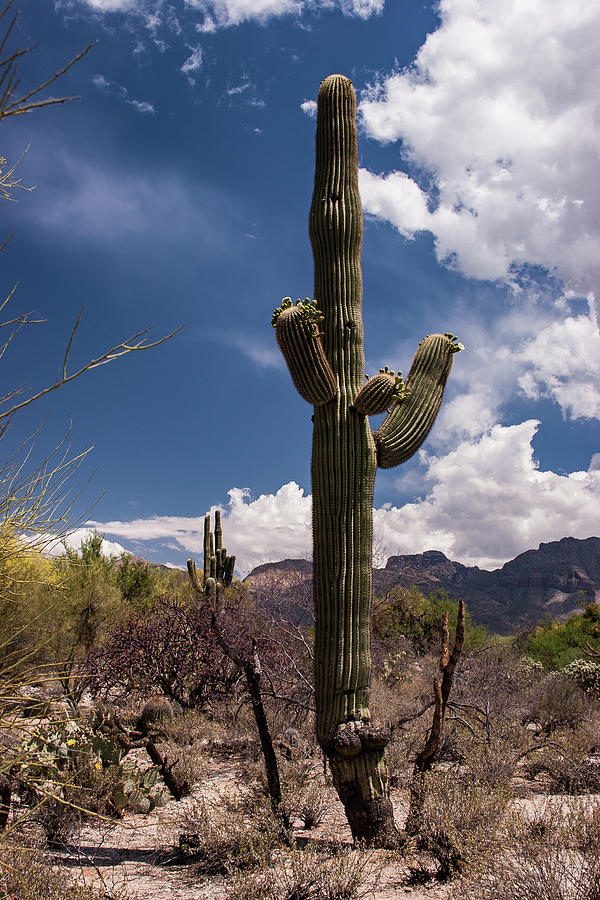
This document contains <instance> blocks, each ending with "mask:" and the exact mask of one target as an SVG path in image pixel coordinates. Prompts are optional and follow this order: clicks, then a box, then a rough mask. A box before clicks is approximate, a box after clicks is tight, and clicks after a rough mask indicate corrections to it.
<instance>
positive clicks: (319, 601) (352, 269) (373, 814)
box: [273, 75, 462, 843]
mask: <svg viewBox="0 0 600 900" xmlns="http://www.w3.org/2000/svg"><path fill="white" fill-rule="evenodd" d="M309 230H310V238H311V242H312V247H313V255H314V260H315V298H316V299H315V300H314V301H313V302H311V301H310V300H308V299H307V300H305V301H302V302H300V301H298V302H297V303H296V304H295V305H294V304H292V301H291V300H290V298H286V299H285V300H284V301H283V302H282V305H281V307H279V309H277V310H276V311H275V314H274V316H273V325H274V326H275V328H276V334H277V341H278V343H279V346H280V348H281V350H282V352H283V355H284V357H285V359H286V362H287V364H288V367H289V370H290V373H291V376H292V379H293V381H294V384H295V385H296V387H297V389H298V391H299V393H300V394H301V396H302V397H304V399H305V400H307V401H308V402H309V403H312V404H313V405H314V416H313V422H314V431H313V455H312V493H313V549H314V555H313V566H314V598H315V617H316V648H315V684H316V711H317V724H316V728H317V738H318V741H319V743H320V745H321V747H322V748H323V750H324V752H325V754H326V755H327V757H328V759H329V763H330V766H331V771H332V774H333V779H334V783H335V786H336V789H337V791H338V794H339V796H340V798H341V800H342V802H343V804H344V807H345V809H346V814H347V816H348V821H349V823H350V826H351V829H352V833H353V835H354V838H355V839H357V840H363V841H366V842H369V843H370V842H373V841H376V840H377V836H378V835H379V834H380V833H381V832H382V831H383V830H385V829H386V827H387V826H388V825H390V824H391V823H392V822H393V816H392V807H391V803H390V800H389V790H388V784H387V773H386V769H385V762H384V751H385V747H386V744H387V742H388V740H389V734H388V733H386V731H385V729H382V728H376V727H374V726H373V725H372V724H371V714H370V711H369V690H370V679H371V650H370V640H371V608H372V599H373V584H372V540H373V487H374V481H375V471H376V468H377V466H378V465H379V466H380V467H383V468H388V467H391V466H395V465H397V464H398V463H400V462H403V461H404V460H406V459H408V458H409V457H410V456H412V455H413V453H415V452H416V450H417V449H418V448H419V447H420V445H421V444H422V443H423V441H424V440H425V438H426V437H427V434H428V432H429V429H430V428H431V426H432V424H433V421H434V419H435V417H436V414H437V412H438V409H439V407H440V403H441V400H442V393H443V390H444V385H445V383H446V380H447V378H448V375H449V373H450V369H451V367H452V360H453V357H454V353H455V352H456V351H457V350H459V349H462V347H461V345H460V344H458V343H457V342H456V339H455V338H454V336H453V335H451V334H445V335H430V336H429V337H426V338H425V339H424V340H423V341H421V344H420V346H419V349H418V351H417V353H416V356H415V358H414V361H413V364H412V368H411V370H410V373H409V375H408V378H407V380H406V384H404V383H403V382H402V379H401V378H400V377H399V376H395V375H394V373H393V372H389V371H388V370H387V367H386V368H385V369H383V370H382V371H381V372H380V374H379V375H377V376H375V378H373V379H371V380H370V381H367V383H366V384H365V383H364V379H365V375H364V352H363V323H362V315H361V301H362V274H361V268H360V253H361V244H362V237H363V216H362V209H361V204H360V197H359V193H358V143H357V135H356V97H355V94H354V89H353V87H352V83H351V82H350V81H349V79H347V78H345V77H344V76H342V75H331V76H329V78H327V79H325V81H324V82H323V83H322V84H321V89H320V92H319V101H318V112H317V139H316V171H315V187H314V193H313V199H312V206H311V210H310V225H309ZM388 408H389V410H390V411H389V413H388V415H387V417H386V419H385V420H384V422H383V424H382V425H381V427H380V428H379V430H378V431H377V432H375V433H374V434H373V433H372V432H371V428H370V426H369V421H368V418H367V416H368V415H369V414H376V413H379V412H382V411H385V410H386V409H388Z"/></svg>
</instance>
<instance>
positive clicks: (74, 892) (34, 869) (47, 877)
mask: <svg viewBox="0 0 600 900" xmlns="http://www.w3.org/2000/svg"><path fill="white" fill-rule="evenodd" d="M105 897H106V894H105V892H104V891H103V890H101V891H98V890H95V889H94V888H91V887H87V886H85V885H82V884H77V883H76V882H75V881H74V880H73V878H72V877H71V876H70V875H69V873H68V872H67V871H65V870H64V869H60V868H57V867H56V865H55V864H54V860H53V859H51V858H50V857H47V856H46V855H44V854H43V853H40V851H39V850H36V849H32V848H29V849H28V848H26V847H23V846H19V847H16V846H11V845H10V844H6V843H5V844H3V845H1V846H0V900H41V898H43V900H104V898H105ZM111 897H112V898H113V900H125V897H124V895H120V894H115V893H114V892H113V893H111Z"/></svg>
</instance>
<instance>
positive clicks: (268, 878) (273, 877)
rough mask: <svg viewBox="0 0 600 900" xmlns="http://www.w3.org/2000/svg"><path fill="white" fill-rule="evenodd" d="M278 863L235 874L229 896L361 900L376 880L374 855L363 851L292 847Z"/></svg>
mask: <svg viewBox="0 0 600 900" xmlns="http://www.w3.org/2000/svg"><path fill="white" fill-rule="evenodd" d="M277 863H278V865H277V868H276V869H275V868H273V869H263V870H262V871H260V872H256V873H250V874H246V875H242V876H238V878H236V879H235V881H234V882H233V884H232V887H231V889H230V891H229V894H228V897H229V900H360V898H361V897H366V896H373V888H374V883H376V881H377V870H376V863H375V857H374V856H373V855H371V854H368V853H365V852H364V851H348V850H340V849H339V848H337V852H336V848H334V852H333V853H331V852H330V853H329V854H326V853H323V852H319V851H318V850H314V849H310V850H303V851H295V852H291V853H288V854H286V855H285V856H283V857H282V858H281V859H278V860H277Z"/></svg>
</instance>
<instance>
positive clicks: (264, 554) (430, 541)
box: [87, 420, 600, 574]
mask: <svg viewBox="0 0 600 900" xmlns="http://www.w3.org/2000/svg"><path fill="white" fill-rule="evenodd" d="M539 424H540V423H539V422H538V421H536V420H528V421H526V422H522V423H521V424H519V425H512V426H506V427H505V426H502V425H496V426H494V427H493V428H491V429H490V430H489V431H488V433H487V434H485V435H483V437H480V438H478V439H476V440H465V441H463V442H462V443H460V444H459V445H458V446H457V447H456V449H455V450H453V451H451V452H450V453H447V454H445V455H440V456H429V457H428V456H427V455H425V454H423V460H424V462H425V464H426V466H427V483H428V484H429V488H428V491H427V493H426V495H425V496H424V497H423V498H420V499H418V500H415V501H414V502H411V503H406V504H404V505H402V506H393V505H392V504H389V503H388V504H385V505H384V506H383V507H381V508H379V509H376V510H375V511H374V526H375V539H376V543H377V545H378V547H379V548H380V549H381V551H382V552H384V553H385V554H386V555H387V556H389V555H393V554H397V553H400V554H403V553H421V552H423V551H424V550H441V551H443V552H444V553H445V554H446V555H447V556H448V557H450V558H451V559H455V560H458V561H459V562H463V563H465V564H467V565H478V566H480V567H481V568H488V569H489V568H496V567H497V566H500V565H502V564H503V563H504V562H506V561H507V560H508V559H511V558H513V557H514V556H516V555H517V554H518V553H521V552H522V551H523V550H525V549H528V548H534V547H537V546H538V544H539V543H540V542H542V541H552V540H557V539H559V538H561V537H566V536H570V537H577V538H586V537H589V536H590V535H593V534H596V533H597V531H598V508H599V504H600V454H596V455H595V456H594V457H593V458H592V461H591V463H590V467H589V469H588V470H587V471H583V472H571V473H569V474H566V475H565V474H558V473H556V472H551V471H541V470H540V469H539V467H538V465H537V463H536V461H535V459H534V456H533V447H532V440H533V438H534V436H535V434H536V432H537V429H538V427H539ZM311 505H312V500H311V497H310V496H308V495H306V494H305V493H304V491H303V490H302V489H301V488H300V487H299V486H298V485H297V484H296V483H295V482H290V483H289V484H285V485H283V487H281V488H279V490H278V491H276V492H275V493H273V494H261V495H260V496H259V497H257V498H256V499H252V497H251V495H250V492H249V491H248V490H247V489H241V488H233V489H232V490H231V491H229V503H228V504H226V505H225V506H224V507H223V509H222V522H223V534H224V542H225V544H226V546H227V548H228V550H229V552H231V553H235V555H236V557H237V563H236V569H237V570H238V571H239V572H240V573H242V574H246V573H247V572H248V571H249V570H250V569H252V568H253V567H254V566H256V565H259V564H260V563H263V562H269V561H277V560H280V559H285V558H302V557H307V556H309V555H310V553H311V544H312V538H311ZM212 511H214V507H213V510H211V512H212ZM87 524H88V526H89V527H94V528H96V529H97V530H98V531H99V532H100V533H101V534H107V535H109V536H111V537H118V538H120V539H122V540H125V541H129V542H135V545H136V552H137V553H142V554H143V548H142V545H143V542H144V541H151V540H157V539H162V540H166V539H168V540H170V541H171V542H172V543H171V544H170V546H171V547H174V546H177V547H179V548H180V549H181V550H185V551H187V552H188V553H190V554H192V555H194V556H196V557H197V558H198V559H200V555H201V552H202V538H203V526H204V518H203V517H193V518H189V517H188V518H186V517H178V516H153V517H150V518H147V519H137V520H133V521H130V522H122V521H113V522H89V523H87ZM173 542H174V543H173Z"/></svg>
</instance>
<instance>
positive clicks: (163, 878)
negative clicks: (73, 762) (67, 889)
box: [55, 759, 450, 900]
mask: <svg viewBox="0 0 600 900" xmlns="http://www.w3.org/2000/svg"><path fill="white" fill-rule="evenodd" d="M239 783H240V782H239V767H238V765H237V764H236V763H235V762H233V761H231V760H220V759H209V760H207V766H206V772H205V775H204V778H203V781H202V784H201V785H200V786H199V788H198V790H197V791H195V792H194V795H193V796H192V797H191V798H188V799H185V800H182V801H180V802H179V803H177V802H175V801H170V802H169V803H167V805H166V806H164V807H162V808H160V809H157V810H154V811H153V813H151V814H150V815H135V814H128V815H126V816H125V818H124V819H123V820H120V821H116V822H109V823H95V822H92V823H91V824H87V825H86V826H85V827H84V828H83V829H82V830H81V832H80V834H79V835H78V836H77V839H76V840H74V842H73V843H72V844H69V845H66V846H65V847H62V848H60V849H59V850H57V851H55V854H56V860H57V862H60V864H61V865H64V866H66V867H68V868H70V869H72V870H73V873H74V874H76V875H77V877H78V878H79V879H82V880H84V881H85V882H86V883H87V884H93V885H96V886H98V887H99V886H103V887H104V889H105V890H106V892H107V894H108V896H109V897H110V895H111V894H114V893H116V892H117V890H124V891H126V893H127V896H128V897H129V898H131V900H136V898H137V900H163V898H164V900H167V898H174V900H225V898H227V897H228V896H229V892H228V887H229V885H230V884H231V882H230V881H228V880H227V878H222V877H214V876H213V877H211V878H206V877H204V878H202V877H199V876H198V875H197V874H195V873H194V869H193V865H181V864H177V854H176V848H177V843H178V837H179V835H180V834H181V833H182V831H185V830H186V826H185V820H186V816H191V817H192V818H193V811H194V808H197V801H198V800H202V799H204V800H211V799H212V800H215V799H218V797H219V796H222V794H223V792H226V793H231V792H235V790H236V788H237V786H238V785H239ZM393 799H394V807H395V816H396V821H397V822H402V821H403V819H404V817H405V814H406V798H405V797H403V796H402V795H401V794H399V793H398V794H397V795H396V796H395V797H394V798H393ZM182 823H183V824H182ZM299 825H300V823H298V826H299ZM188 827H189V825H188ZM293 834H294V837H295V838H296V841H297V843H298V846H301V845H306V844H310V843H311V842H315V844H316V843H322V842H328V843H337V844H339V843H341V844H345V845H347V847H348V848H350V845H351V838H350V830H349V828H348V825H347V823H346V821H345V818H344V812H343V809H342V806H341V804H340V803H339V802H337V803H335V804H334V805H333V806H332V809H331V810H330V812H329V813H328V814H327V816H326V817H325V820H324V821H323V823H322V824H320V825H319V826H317V827H316V828H313V829H311V830H310V831H306V830H303V829H302V828H301V827H296V828H294V831H293ZM420 858H421V859H422V855H421V857H420ZM411 862H412V864H413V866H415V865H416V858H415V859H412V860H411V858H410V856H407V857H404V858H402V859H399V858H394V856H393V855H392V854H390V853H386V852H383V851H382V852H377V853H373V855H372V859H371V863H370V865H371V867H372V868H373V870H374V871H373V874H372V875H371V876H370V879H369V887H370V889H371V896H373V897H376V898H378V900H379V898H380V900H392V898H398V897H402V898H410V900H426V898H427V900H446V898H447V897H448V895H449V891H450V888H449V887H448V886H447V885H440V884H439V883H438V882H436V881H433V880H432V881H430V882H429V883H427V884H426V885H420V886H408V885H407V880H408V879H409V877H410V867H411Z"/></svg>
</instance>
